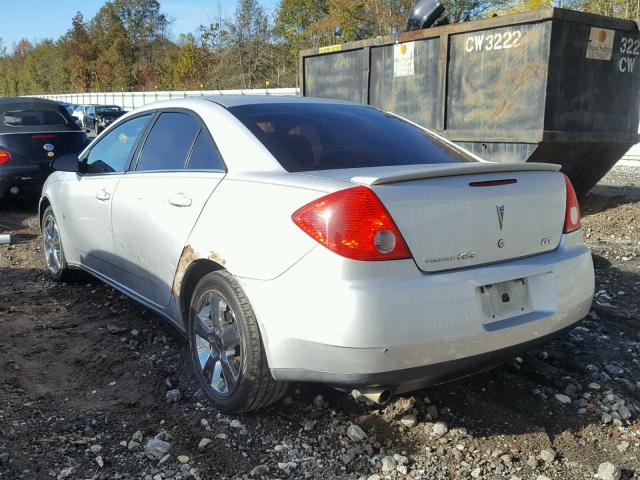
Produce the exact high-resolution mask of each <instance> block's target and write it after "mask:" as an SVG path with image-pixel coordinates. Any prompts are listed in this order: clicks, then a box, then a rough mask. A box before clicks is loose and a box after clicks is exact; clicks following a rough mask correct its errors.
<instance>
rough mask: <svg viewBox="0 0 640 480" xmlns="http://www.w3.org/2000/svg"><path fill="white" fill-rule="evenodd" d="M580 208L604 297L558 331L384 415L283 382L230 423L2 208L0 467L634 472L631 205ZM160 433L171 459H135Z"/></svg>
mask: <svg viewBox="0 0 640 480" xmlns="http://www.w3.org/2000/svg"><path fill="white" fill-rule="evenodd" d="M583 211H584V212H585V217H584V219H583V227H584V230H585V232H586V237H587V240H588V242H589V243H590V245H591V247H592V249H593V253H594V259H595V265H596V275H597V280H596V281H597V285H596V289H597V290H598V291H599V292H601V293H600V294H599V296H598V297H597V299H596V303H594V310H593V312H592V313H591V315H590V317H589V318H587V319H586V320H585V322H583V323H582V324H581V325H580V326H579V327H577V328H576V329H574V330H573V331H572V332H571V333H569V334H568V335H566V336H565V337H563V338H562V339H559V340H557V341H555V342H553V343H551V344H549V345H546V346H544V347H543V348H540V349H537V350H534V351H532V352H530V353H528V354H527V355H524V356H523V357H522V358H518V359H515V360H514V361H513V362H511V363H509V364H508V365H505V366H503V367H500V368H497V369H494V370H492V371H489V372H486V373H483V374H480V375H476V376H473V377H470V378H467V379H463V380H460V381H457V382H453V383H449V384H446V385H442V386H439V387H435V388H430V389H426V390H422V391H419V392H415V393H414V394H412V395H405V396H403V397H400V398H399V399H394V401H393V402H392V403H391V404H389V405H388V406H386V407H385V408H382V409H379V408H376V407H374V406H371V405H366V404H364V403H362V402H360V401H356V400H354V399H353V398H351V396H349V395H347V394H342V393H338V392H335V391H333V390H330V389H328V388H325V387H322V386H314V385H293V386H292V387H291V389H290V391H289V393H288V396H287V398H285V400H283V401H281V402H280V403H278V404H277V405H275V406H273V407H271V408H268V409H266V410H262V411H259V412H256V413H253V414H250V415H244V416H237V417H233V416H227V415H223V414H221V413H220V412H217V411H216V410H215V409H214V408H212V406H211V405H210V404H209V403H207V401H206V400H205V399H204V397H203V396H202V395H201V394H200V392H199V389H198V388H197V385H196V384H195V382H194V381H193V380H192V375H191V372H190V371H189V368H188V366H187V362H186V361H185V360H184V350H185V347H186V345H185V342H184V340H183V338H182V336H181V335H180V334H179V333H177V332H176V331H175V330H173V329H172V328H171V327H170V326H168V325H167V324H166V323H165V322H163V321H162V320H161V319H160V318H158V317H157V316H156V315H154V314H152V313H150V312H148V311H146V310H145V309H144V308H143V307H141V306H140V305H138V304H136V303H134V302H132V301H130V300H129V299H127V298H126V297H124V296H123V295H121V294H120V293H118V292H116V291H114V290H113V289H111V288H110V287H107V286H105V285H103V284H101V283H100V282H98V281H96V280H94V279H92V278H90V277H86V278H84V279H82V280H81V281H79V282H78V283H74V284H55V283H53V282H51V281H49V280H48V279H47V277H46V276H45V274H44V272H43V267H42V261H41V245H40V240H39V237H38V236H37V235H38V220H37V212H36V209H35V207H33V206H31V207H26V208H25V207H20V206H18V205H15V204H13V205H11V204H9V205H7V204H3V205H0V232H3V231H11V232H13V233H19V234H21V235H25V237H24V238H23V241H22V243H19V244H16V245H9V246H0V300H1V302H0V351H1V352H2V355H0V478H6V479H18V478H23V479H41V478H54V479H55V478H58V479H64V478H68V479H76V478H77V479H87V478H95V479H98V478H100V479H115V478H120V479H156V480H157V479H162V478H166V479H169V478H173V479H181V478H203V479H209V478H210V479H219V478H243V477H244V478H284V477H289V478H323V479H324V478H367V477H369V476H370V475H374V474H378V475H380V476H385V475H386V476H388V477H389V478H424V479H449V478H465V479H467V478H485V479H492V480H493V479H509V478H512V479H515V478H520V479H523V480H525V479H527V480H528V479H535V478H540V477H538V475H544V476H546V477H548V478H551V479H587V478H593V475H594V473H595V472H596V471H597V468H598V465H599V464H600V463H601V462H606V461H609V462H613V463H614V464H615V465H616V466H618V467H619V468H621V469H622V472H623V473H622V475H623V477H622V478H625V479H627V480H628V479H631V478H639V476H640V473H638V472H640V460H639V458H640V433H639V432H640V423H639V421H638V413H639V411H640V406H639V402H640V374H639V372H638V362H639V361H640V336H639V334H638V332H639V331H640V330H639V329H638V314H639V311H640V305H639V302H638V298H640V295H639V293H640V292H638V289H639V288H640V232H639V229H640V221H639V220H640V206H639V205H638V203H637V202H635V201H632V200H630V199H628V198H624V197H620V198H606V197H601V196H589V197H587V199H586V202H585V203H584V204H583ZM176 389H178V390H179V392H180V395H179V397H180V399H179V400H178V401H174V400H176V398H177V397H176V396H175V395H170V400H171V401H168V400H167V398H166V394H167V392H168V391H174V390H176ZM174 393H175V392H174ZM567 400H568V401H569V402H570V403H568V402H567ZM563 402H567V403H563ZM437 422H442V423H443V424H444V425H440V424H439V423H437ZM351 425H359V426H360V427H361V428H362V429H363V431H364V433H365V434H366V438H365V439H357V438H356V437H354V436H353V432H351V431H350V430H348V427H349V426H351ZM350 433H351V434H350ZM156 436H158V437H159V438H160V439H162V440H163V441H166V442H168V444H169V445H170V448H169V450H168V453H167V454H168V455H169V456H168V457H164V455H162V456H161V457H160V458H162V459H158V458H154V459H150V458H148V456H147V455H145V453H144V446H145V444H146V443H147V442H148V441H149V439H152V438H154V437H156ZM204 438H207V439H210V440H212V442H211V443H210V444H209V445H207V446H204V447H202V448H199V447H198V445H199V444H200V442H201V441H202V440H203V439H204ZM204 443H206V442H204ZM545 449H550V450H553V453H554V455H555V458H554V459H553V461H550V462H548V461H544V460H542V459H541V458H540V455H541V452H542V450H545ZM543 456H544V457H545V458H547V460H548V459H549V458H550V457H549V455H543ZM182 462H184V463H182ZM158 475H159V476H158ZM372 478H376V477H372Z"/></svg>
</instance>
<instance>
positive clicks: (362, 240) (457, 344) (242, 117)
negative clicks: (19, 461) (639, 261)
mask: <svg viewBox="0 0 640 480" xmlns="http://www.w3.org/2000/svg"><path fill="white" fill-rule="evenodd" d="M53 166H54V169H55V170H57V171H56V172H55V173H54V174H53V175H51V176H50V177H49V179H48V181H47V183H46V185H45V187H44V191H43V195H42V199H41V201H40V216H41V225H42V235H43V241H44V252H45V260H46V267H47V270H48V272H49V274H50V275H51V277H53V278H54V279H56V280H67V279H68V278H69V277H70V275H71V274H72V273H73V270H74V269H82V270H85V271H87V272H89V273H91V274H93V275H95V276H96V277H98V278H99V279H101V280H103V281H104V282H106V283H108V284H109V285H112V286H113V287H115V288H117V289H118V290H120V291H122V292H123V293H125V294H126V295H128V296H130V297H131V298H133V299H135V300H137V301H138V302H140V303H142V304H144V305H145V306H147V307H148V308H150V309H153V310H154V311H156V312H158V313H159V314H160V315H162V316H163V317H165V318H166V319H167V320H168V321H169V322H171V323H172V324H174V325H175V326H176V327H177V328H178V329H180V330H181V331H183V332H184V333H185V334H186V335H187V337H188V339H189V347H190V361H191V362H192V364H193V366H194V369H195V374H196V377H197V379H198V381H199V383H200V385H201V386H202V388H203V389H204V391H205V392H206V394H207V396H208V397H209V398H210V399H211V400H212V401H213V402H214V403H215V405H216V406H217V407H219V408H220V409H221V410H224V411H230V412H242V411H248V410H252V409H256V408H260V407H264V406H266V405H269V404H270V403H273V402H275V401H277V400H278V399H279V398H280V397H281V396H282V395H283V394H284V392H285V390H286V388H287V382H290V381H310V382H322V383H326V384H329V385H331V386H334V387H336V388H340V389H344V390H350V389H357V390H359V391H360V392H361V393H363V394H365V395H367V396H368V397H369V398H372V399H374V400H376V401H378V402H381V403H383V402H385V401H387V400H388V399H389V397H390V396H391V395H392V394H395V393H401V392H406V391H410V390H414V389H418V388H421V387H424V386H427V385H433V384H435V383H439V382H443V381H445V380H449V379H453V378H457V377H460V376H463V375H467V374H469V373H472V372H474V371H478V370H480V369H483V368H487V367H488V366H491V365H495V364H497V363H500V362H503V361H505V360H507V359H508V358H510V357H512V356H514V355H516V354H517V353H518V352H521V351H522V350H524V349H526V348H529V347H530V346H531V345H533V344H534V343H536V342H542V341H547V340H548V339H549V338H551V337H552V336H554V335H557V334H559V333H561V332H563V331H564V330H566V329H567V328H570V327H571V326H572V325H574V324H575V323H576V322H578V321H579V320H580V319H582V318H583V317H584V316H585V315H586V314H587V313H588V311H589V308H590V305H591V299H592V295H593V289H594V274H593V265H592V261H591V255H590V252H589V249H588V248H587V246H586V245H585V244H584V242H583V238H582V231H581V229H580V213H579V207H578V202H577V199H576V195H575V193H574V191H573V188H572V186H571V183H570V182H569V180H568V178H567V177H565V176H564V175H563V174H562V173H560V172H558V166H556V165H548V164H534V163H517V164H505V163H489V162H484V161H481V160H480V159H478V158H477V157H474V156H473V155H471V154H470V153H468V152H466V151H464V150H462V149H460V148H458V147H456V146H454V145H453V144H451V143H450V142H448V141H446V140H444V139H442V138H441V137H439V136H437V135H435V134H433V133H431V132H429V131H427V130H424V129H422V128H421V127H418V126H417V125H415V124H413V123H411V122H409V121H407V120H405V119H402V118H400V117H397V116H395V115H393V114H390V113H387V112H383V111H380V110H378V109H376V108H373V107H368V106H363V105H356V104H351V103H346V102H339V101H330V100H319V99H310V98H295V97H251V96H224V97H203V98H197V99H184V100H176V101H170V102H166V103H157V104H153V105H150V106H146V107H143V108H140V109H138V110H135V111H133V112H131V113H129V114H127V115H125V116H124V117H122V118H120V119H119V120H118V121H117V122H115V123H114V124H113V125H111V126H110V127H109V128H108V129H107V130H106V131H105V132H104V133H103V134H102V135H101V136H100V137H99V138H97V139H96V140H94V141H93V143H91V144H90V145H89V146H88V147H87V148H86V149H85V151H84V152H82V153H81V154H80V156H79V157H75V156H64V157H60V158H58V159H57V160H55V162H54V165H53Z"/></svg>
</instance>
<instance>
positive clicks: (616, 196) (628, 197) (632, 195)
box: [580, 187, 640, 216]
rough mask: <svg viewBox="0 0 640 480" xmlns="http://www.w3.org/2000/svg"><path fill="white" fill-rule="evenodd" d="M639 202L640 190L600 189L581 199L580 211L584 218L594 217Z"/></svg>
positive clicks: (629, 188) (632, 188)
mask: <svg viewBox="0 0 640 480" xmlns="http://www.w3.org/2000/svg"><path fill="white" fill-rule="evenodd" d="M605 188H606V191H605V190H604V189H605ZM639 200H640V188H636V187H625V188H622V187H620V188H617V187H599V188H598V189H595V190H593V191H591V193H588V194H587V196H586V197H584V198H581V199H580V210H581V213H582V216H585V215H592V214H596V213H600V212H604V211H606V210H610V209H614V208H616V207H618V206H620V205H626V204H636V203H638V201H639Z"/></svg>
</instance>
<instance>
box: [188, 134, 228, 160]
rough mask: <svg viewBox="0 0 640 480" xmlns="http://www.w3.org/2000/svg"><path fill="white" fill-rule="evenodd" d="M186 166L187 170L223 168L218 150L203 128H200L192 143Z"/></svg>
mask: <svg viewBox="0 0 640 480" xmlns="http://www.w3.org/2000/svg"><path fill="white" fill-rule="evenodd" d="M187 168H188V169H189V170H224V163H223V162H222V157H220V152H218V149H217V148H216V146H215V145H214V144H213V140H211V138H210V137H209V134H208V133H207V132H206V131H204V130H200V133H199V134H198V138H196V141H195V143H194V144H193V148H192V149H191V156H190V157H189V164H188V165H187Z"/></svg>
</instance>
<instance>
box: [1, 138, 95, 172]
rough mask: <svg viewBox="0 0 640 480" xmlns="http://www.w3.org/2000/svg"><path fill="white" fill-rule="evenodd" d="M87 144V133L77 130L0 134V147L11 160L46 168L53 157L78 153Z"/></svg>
mask: <svg viewBox="0 0 640 480" xmlns="http://www.w3.org/2000/svg"><path fill="white" fill-rule="evenodd" d="M87 144H88V139H87V135H86V134H85V133H84V132H82V131H77V130H71V131H61V132H19V133H18V132H16V133H4V134H0V148H2V149H4V150H7V151H8V152H9V153H10V154H11V158H12V162H14V163H17V162H20V163H22V164H29V163H36V164H39V165H40V166H41V167H42V168H44V169H46V170H48V169H49V164H50V163H51V161H52V160H53V159H54V158H56V157H59V156H61V155H64V154H66V153H79V152H80V151H81V150H82V149H83V148H84V147H85V146H86V145H87Z"/></svg>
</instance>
